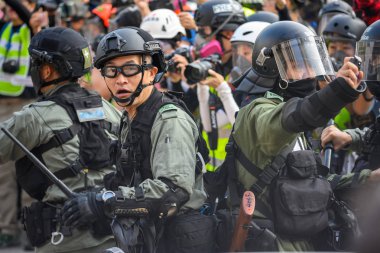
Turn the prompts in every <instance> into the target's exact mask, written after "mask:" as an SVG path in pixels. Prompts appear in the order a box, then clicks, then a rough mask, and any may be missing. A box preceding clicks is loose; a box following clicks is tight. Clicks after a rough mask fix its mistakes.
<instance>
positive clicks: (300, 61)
mask: <svg viewBox="0 0 380 253" xmlns="http://www.w3.org/2000/svg"><path fill="white" fill-rule="evenodd" d="M272 52H273V54H274V57H275V59H276V63H277V67H278V70H279V72H280V76H281V79H282V80H284V81H285V82H288V83H292V82H295V81H300V80H305V79H312V78H316V79H317V80H327V81H330V80H332V79H335V72H334V68H333V65H332V63H331V60H330V57H329V55H328V52H327V49H326V45H325V42H324V40H323V38H321V37H319V36H309V37H306V38H297V39H292V40H289V41H285V42H283V43H280V44H278V45H275V46H273V47H272Z"/></svg>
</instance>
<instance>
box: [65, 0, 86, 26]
mask: <svg viewBox="0 0 380 253" xmlns="http://www.w3.org/2000/svg"><path fill="white" fill-rule="evenodd" d="M87 11H88V7H87V5H85V4H83V3H81V2H76V1H73V0H70V1H64V2H62V3H60V4H59V6H58V15H59V16H60V17H61V19H62V20H65V21H66V22H72V21H74V22H75V21H77V20H79V19H84V18H86V13H87Z"/></svg>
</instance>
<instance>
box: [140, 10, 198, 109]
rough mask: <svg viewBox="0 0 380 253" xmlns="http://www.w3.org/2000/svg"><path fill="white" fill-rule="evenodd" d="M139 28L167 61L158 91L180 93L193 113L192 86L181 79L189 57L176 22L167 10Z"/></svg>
mask: <svg viewBox="0 0 380 253" xmlns="http://www.w3.org/2000/svg"><path fill="white" fill-rule="evenodd" d="M140 28H142V29H144V30H145V31H147V32H148V33H150V34H151V35H152V36H153V38H154V39H156V40H158V41H159V42H160V45H161V47H162V49H163V52H164V54H165V60H166V61H168V72H167V73H166V74H165V78H164V79H163V80H162V81H161V83H160V86H161V89H163V90H169V91H174V92H182V93H183V98H182V99H183V101H184V102H185V104H186V106H187V107H188V108H189V110H190V111H191V112H192V113H194V111H195V110H196V109H197V108H198V99H197V94H196V89H195V87H196V86H195V85H189V84H188V83H187V80H186V78H185V77H184V71H185V67H186V66H187V65H188V64H189V62H191V61H192V59H193V56H192V55H191V51H190V48H189V46H188V45H186V42H183V41H181V37H182V36H185V35H186V32H185V28H183V26H182V25H181V23H180V21H179V18H178V17H177V15H176V14H175V13H174V12H173V11H171V10H169V9H157V10H155V11H152V12H151V13H150V14H149V15H148V16H146V17H145V18H144V19H143V21H142V23H141V26H140Z"/></svg>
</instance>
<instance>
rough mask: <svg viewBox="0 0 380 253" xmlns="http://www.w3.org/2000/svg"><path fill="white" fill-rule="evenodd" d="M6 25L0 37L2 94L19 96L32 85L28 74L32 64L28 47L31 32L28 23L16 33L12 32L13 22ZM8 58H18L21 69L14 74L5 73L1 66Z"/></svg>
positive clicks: (0, 82) (0, 87)
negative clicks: (26, 87)
mask: <svg viewBox="0 0 380 253" xmlns="http://www.w3.org/2000/svg"><path fill="white" fill-rule="evenodd" d="M5 26H6V27H5V28H4V30H3V33H2V34H1V38H0V94H1V95H6V96H19V95H20V94H21V93H22V92H23V91H24V89H25V86H31V85H32V82H31V79H30V77H29V76H28V72H29V66H30V57H29V52H28V47H29V44H30V39H31V33H30V30H29V27H28V26H27V25H26V24H24V25H22V26H21V27H20V30H19V31H18V32H14V33H12V29H13V26H12V23H8V24H6V25H5ZM8 60H16V61H18V63H19V69H18V70H17V71H16V72H15V73H14V74H9V73H5V72H3V70H2V68H1V66H2V65H3V63H4V61H8Z"/></svg>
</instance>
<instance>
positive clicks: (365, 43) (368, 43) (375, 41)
mask: <svg viewBox="0 0 380 253" xmlns="http://www.w3.org/2000/svg"><path fill="white" fill-rule="evenodd" d="M356 52H357V55H358V56H359V57H360V58H361V59H362V66H361V70H362V71H363V72H364V77H363V79H362V81H363V82H366V84H367V86H368V88H369V90H370V91H371V93H372V94H374V95H375V96H376V97H377V98H378V99H379V98H380V21H376V22H375V23H373V24H371V25H370V26H369V27H368V28H367V29H366V30H365V31H364V33H363V35H362V37H361V39H360V41H359V42H357V44H356Z"/></svg>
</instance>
